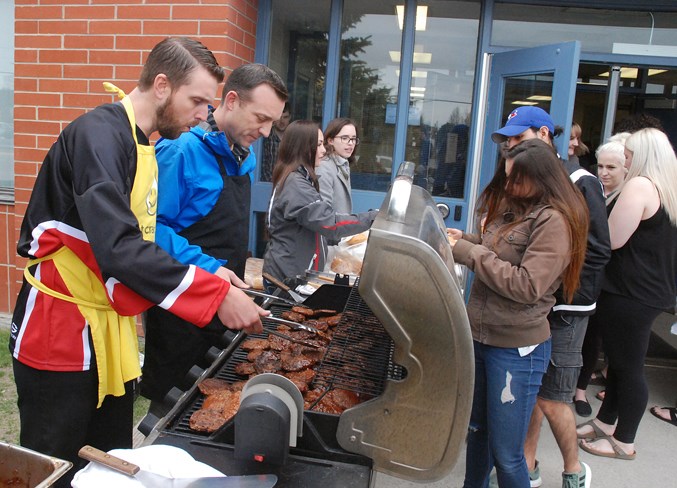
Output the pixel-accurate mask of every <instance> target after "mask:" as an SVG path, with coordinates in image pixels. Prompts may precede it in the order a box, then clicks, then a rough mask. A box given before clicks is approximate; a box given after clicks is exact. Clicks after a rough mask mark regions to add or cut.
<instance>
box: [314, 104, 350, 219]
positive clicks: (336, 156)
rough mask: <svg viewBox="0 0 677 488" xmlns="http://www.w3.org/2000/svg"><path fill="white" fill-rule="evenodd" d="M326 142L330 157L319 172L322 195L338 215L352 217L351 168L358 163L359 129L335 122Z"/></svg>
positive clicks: (331, 124) (326, 157)
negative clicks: (356, 160)
mask: <svg viewBox="0 0 677 488" xmlns="http://www.w3.org/2000/svg"><path fill="white" fill-rule="evenodd" d="M324 139H325V147H326V149H327V154H326V155H325V157H324V158H323V159H322V162H321V163H320V166H319V167H318V168H317V176H318V178H319V182H320V195H322V200H324V201H325V202H328V203H329V204H330V205H331V206H332V208H333V209H334V211H336V213H343V214H349V213H352V211H353V200H352V197H351V195H350V164H351V163H353V162H355V149H356V148H357V145H358V144H359V143H360V138H359V137H357V126H356V125H355V122H353V121H352V120H350V119H347V118H343V117H342V118H338V119H334V120H332V121H331V122H329V125H328V126H327V129H326V130H325V131H324Z"/></svg>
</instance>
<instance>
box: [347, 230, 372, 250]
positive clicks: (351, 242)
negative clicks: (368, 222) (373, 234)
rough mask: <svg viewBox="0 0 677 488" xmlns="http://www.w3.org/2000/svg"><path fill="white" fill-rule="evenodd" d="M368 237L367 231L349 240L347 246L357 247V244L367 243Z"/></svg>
mask: <svg viewBox="0 0 677 488" xmlns="http://www.w3.org/2000/svg"><path fill="white" fill-rule="evenodd" d="M367 235H368V234H367V231H364V232H361V233H359V234H355V235H354V236H353V237H351V238H350V239H348V242H347V244H348V245H349V246H355V245H357V244H362V243H363V242H365V241H366V240H367Z"/></svg>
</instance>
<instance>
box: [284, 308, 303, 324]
mask: <svg viewBox="0 0 677 488" xmlns="http://www.w3.org/2000/svg"><path fill="white" fill-rule="evenodd" d="M280 317H282V318H283V319H285V320H291V321H292V322H298V323H299V324H300V323H301V322H303V321H304V320H306V318H307V317H306V316H305V315H303V314H302V313H298V312H291V311H289V310H285V311H284V312H282V313H281V314H280Z"/></svg>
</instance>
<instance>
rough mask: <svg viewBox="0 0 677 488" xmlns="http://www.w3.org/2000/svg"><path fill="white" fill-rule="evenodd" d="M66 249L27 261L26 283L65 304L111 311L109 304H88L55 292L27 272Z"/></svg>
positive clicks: (80, 299) (85, 301)
mask: <svg viewBox="0 0 677 488" xmlns="http://www.w3.org/2000/svg"><path fill="white" fill-rule="evenodd" d="M65 250H66V248H65V247H62V248H61V249H59V250H58V251H56V252H53V253H52V254H48V255H47V256H44V257H41V258H38V259H29V260H28V264H27V265H26V267H25V268H24V278H26V281H27V282H28V283H30V285H31V286H33V287H35V288H37V289H38V290H40V291H41V292H42V293H44V294H46V295H49V296H51V297H54V298H58V299H60V300H64V301H66V302H70V303H74V304H76V305H81V306H83V307H89V308H93V309H95V310H103V311H113V308H112V307H111V306H110V304H101V303H94V302H89V301H87V300H83V299H82V298H77V297H72V296H70V295H64V294H63V293H60V292H58V291H56V290H52V289H51V288H50V287H48V286H47V285H45V284H44V283H42V282H41V281H38V279H37V278H36V277H35V276H33V275H32V274H31V273H30V271H28V268H31V267H33V266H35V265H37V264H40V263H41V262H43V261H47V260H50V259H53V258H54V257H56V256H58V255H59V254H61V253H62V252H63V251H65Z"/></svg>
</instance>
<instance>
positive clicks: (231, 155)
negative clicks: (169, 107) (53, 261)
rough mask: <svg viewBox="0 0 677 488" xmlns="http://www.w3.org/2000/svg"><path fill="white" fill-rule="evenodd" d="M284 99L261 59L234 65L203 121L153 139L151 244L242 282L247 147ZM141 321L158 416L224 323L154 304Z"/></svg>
mask: <svg viewBox="0 0 677 488" xmlns="http://www.w3.org/2000/svg"><path fill="white" fill-rule="evenodd" d="M287 98H288V93H287V88H286V87H285V84H284V82H283V81H282V79H281V78H280V76H279V75H278V74H277V73H275V72H274V71H273V70H271V69H270V68H268V67H266V66H264V65H262V64H246V65H243V66H240V67H239V68H237V69H235V70H234V71H233V72H232V73H231V75H230V76H229V77H228V79H227V80H226V82H225V85H224V87H223V92H222V98H221V104H220V105H219V106H218V107H217V108H216V109H214V108H210V110H209V115H208V118H207V120H206V121H205V122H203V123H201V124H200V125H198V126H196V127H194V128H192V129H191V130H190V132H188V133H186V134H183V135H182V136H181V137H179V138H178V139H175V140H167V139H162V140H160V141H159V142H158V144H157V145H156V151H157V160H158V170H159V180H158V217H157V230H156V242H157V243H158V244H159V245H160V247H162V248H163V249H165V250H166V251H167V252H169V254H171V255H172V256H173V257H174V258H176V259H177V260H178V261H180V262H182V263H184V264H194V265H196V266H198V267H200V268H202V269H204V270H206V271H209V272H211V273H214V274H216V275H219V276H221V277H223V278H224V279H226V280H228V281H232V283H233V284H235V285H236V286H243V285H244V283H243V282H242V281H241V280H242V279H243V277H244V269H245V262H246V258H247V249H248V236H249V209H250V196H251V182H252V180H253V177H254V169H255V168H256V155H255V154H254V151H253V148H252V147H251V145H252V144H253V143H254V142H255V141H256V140H257V139H258V138H259V137H261V136H264V137H265V136H268V135H269V134H270V130H271V127H272V124H273V122H274V121H276V120H278V119H279V118H280V116H281V115H282V110H283V108H284V105H285V102H286V101H287ZM145 326H146V344H145V346H146V349H145V358H144V366H143V377H142V382H141V394H142V395H144V396H145V397H147V398H150V399H151V400H152V401H153V403H151V411H153V412H154V413H156V414H164V413H165V412H166V409H167V406H166V405H164V406H163V405H162V404H161V402H162V400H163V399H164V397H165V395H166V394H167V392H168V391H169V390H170V389H171V388H172V387H173V386H181V384H182V382H183V381H184V379H185V377H186V374H187V373H188V371H189V370H190V368H191V367H192V366H193V365H194V364H199V363H201V362H202V361H203V360H204V356H205V354H206V352H207V350H208V349H209V348H210V347H211V346H213V345H219V344H220V340H221V338H222V336H223V326H222V325H221V324H220V323H219V322H218V320H214V321H213V323H211V324H209V325H208V326H207V327H205V328H203V329H197V328H195V327H186V324H185V322H184V321H183V320H182V319H180V318H178V317H176V316H174V315H172V314H171V313H168V312H166V311H165V310H162V309H160V308H158V307H155V308H152V309H150V310H149V311H148V313H147V316H146V321H145ZM219 328H220V330H219ZM184 329H185V330H184ZM221 347H223V345H221Z"/></svg>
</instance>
